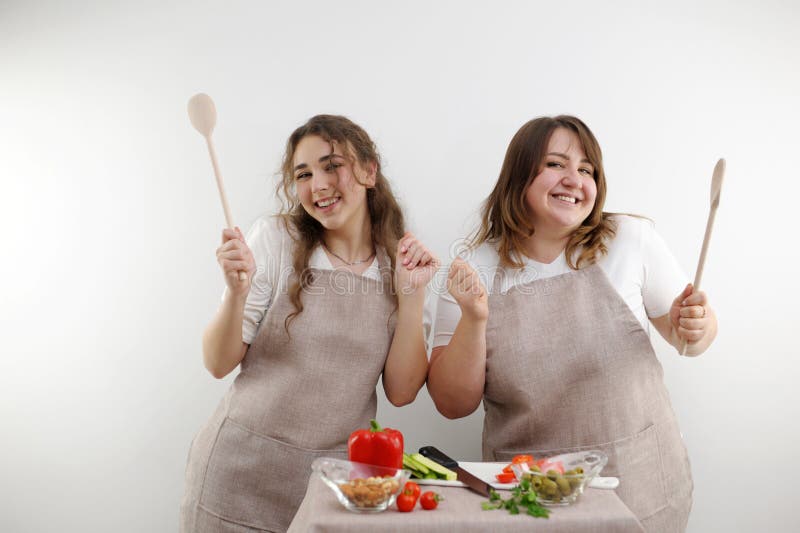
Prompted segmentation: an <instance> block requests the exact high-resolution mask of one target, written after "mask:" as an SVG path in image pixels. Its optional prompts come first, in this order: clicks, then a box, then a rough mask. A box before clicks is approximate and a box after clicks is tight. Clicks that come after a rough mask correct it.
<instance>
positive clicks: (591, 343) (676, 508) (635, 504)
mask: <svg viewBox="0 0 800 533" xmlns="http://www.w3.org/2000/svg"><path fill="white" fill-rule="evenodd" d="M502 270H503V269H498V273H497V275H496V276H495V282H494V288H493V290H492V294H490V296H489V322H488V324H487V331H486V388H485V390H484V409H485V411H486V416H485V419H484V427H483V459H484V460H485V461H507V460H509V459H510V458H511V457H513V456H514V455H515V454H518V453H531V454H533V455H534V456H535V457H546V456H550V455H555V454H559V453H565V452H570V451H579V450H588V449H600V450H602V451H604V452H605V453H607V454H608V457H609V462H608V465H607V466H606V467H605V469H604V470H603V475H607V476H617V477H619V479H620V485H619V488H618V489H617V494H618V495H619V497H620V498H621V499H622V501H623V502H624V503H625V504H626V505H627V506H628V507H629V508H630V509H631V511H633V513H634V514H635V515H636V517H637V518H638V519H639V520H640V521H641V522H642V525H643V526H644V527H645V529H646V530H647V531H658V532H659V533H661V532H670V531H683V530H685V529H686V522H687V520H688V516H689V510H690V508H691V503H692V497H691V495H692V488H693V483H692V477H691V472H690V469H689V460H688V457H687V454H686V449H685V447H684V445H683V440H682V439H681V435H680V432H679V430H678V425H677V422H676V419H675V415H674V413H673V411H672V407H671V404H670V400H669V395H668V393H667V389H666V387H665V386H664V381H663V370H662V368H661V364H660V363H659V362H658V359H657V358H656V355H655V353H654V352H653V348H652V345H651V344H650V339H649V337H648V335H647V333H646V332H645V331H644V330H643V329H642V326H641V324H640V323H639V321H638V320H637V319H636V317H635V316H634V315H633V313H632V312H631V310H630V308H629V307H628V306H627V304H626V303H625V301H624V300H623V299H622V298H621V297H620V296H619V294H617V291H616V290H615V289H614V288H613V287H612V286H611V284H610V283H609V281H608V279H607V278H606V275H605V273H604V272H603V270H602V269H601V268H600V267H599V266H597V265H593V266H590V267H588V268H585V269H582V270H577V271H573V272H569V273H566V274H562V275H560V276H555V277H551V278H546V279H541V280H535V281H533V282H530V283H526V284H522V285H518V286H516V287H513V288H512V289H510V290H509V291H508V292H507V293H506V294H501V293H500V292H499V291H500V279H499V276H500V275H501V272H502Z"/></svg>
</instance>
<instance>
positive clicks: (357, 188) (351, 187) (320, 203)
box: [292, 135, 375, 231]
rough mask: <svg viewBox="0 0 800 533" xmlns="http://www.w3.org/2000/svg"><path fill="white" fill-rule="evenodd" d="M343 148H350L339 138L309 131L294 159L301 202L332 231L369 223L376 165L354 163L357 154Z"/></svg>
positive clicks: (293, 163) (349, 228) (298, 146)
mask: <svg viewBox="0 0 800 533" xmlns="http://www.w3.org/2000/svg"><path fill="white" fill-rule="evenodd" d="M331 148H333V151H331ZM343 148H344V149H345V150H347V149H348V147H343V146H342V145H341V143H338V142H336V141H332V142H328V141H326V140H325V139H323V138H322V137H320V136H318V135H307V136H305V137H303V138H302V139H301V140H300V142H299V143H298V144H297V148H296V149H295V152H294V157H293V160H292V168H293V172H294V178H295V185H296V188H297V196H298V199H299V200H300V203H301V204H302V206H303V208H304V209H305V210H306V212H307V213H308V214H309V215H311V216H312V217H314V218H315V219H316V220H317V221H318V222H319V223H320V224H322V226H323V227H324V228H325V229H326V230H329V231H340V230H343V231H348V230H353V229H355V228H358V227H359V226H358V225H359V224H369V212H368V208H367V186H371V185H373V184H374V183H375V165H369V164H368V165H366V166H367V167H368V168H367V169H364V168H362V166H361V165H359V164H358V163H357V162H356V163H354V164H351V163H350V159H354V158H353V157H352V156H350V157H346V154H345V152H344V151H343ZM347 155H349V154H347ZM356 176H358V179H356ZM359 181H360V182H362V183H364V184H365V185H366V186H365V185H362V183H359Z"/></svg>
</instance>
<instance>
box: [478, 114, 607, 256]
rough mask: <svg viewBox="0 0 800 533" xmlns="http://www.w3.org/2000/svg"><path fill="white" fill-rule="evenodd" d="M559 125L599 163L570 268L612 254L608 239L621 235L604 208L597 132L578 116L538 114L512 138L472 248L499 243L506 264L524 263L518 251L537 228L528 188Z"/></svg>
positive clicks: (572, 242) (570, 251)
mask: <svg viewBox="0 0 800 533" xmlns="http://www.w3.org/2000/svg"><path fill="white" fill-rule="evenodd" d="M558 128H565V129H567V130H569V131H572V132H574V133H575V134H576V135H577V136H578V139H580V142H581V145H582V147H583V151H584V152H585V153H586V157H587V159H589V162H590V163H591V164H592V166H593V167H594V180H595V183H596V185H597V197H596V199H595V202H594V208H593V209H592V212H591V213H589V216H588V217H586V219H585V220H584V221H583V223H582V224H581V226H580V227H579V228H578V229H576V230H575V232H574V233H573V234H572V235H571V236H570V238H569V241H568V242H567V247H566V259H567V263H568V264H569V266H570V268H572V269H574V270H578V269H579V268H581V267H582V266H584V265H590V264H592V263H594V262H595V261H597V258H598V255H601V254H606V253H608V248H607V247H606V242H607V241H608V240H610V239H611V238H613V237H614V235H615V233H616V223H615V222H614V221H613V220H612V219H611V217H612V215H613V214H614V213H606V212H604V211H603V204H604V203H605V199H606V177H605V172H604V171H603V154H602V151H601V150H600V144H599V143H598V142H597V139H596V138H595V136H594V134H592V132H591V130H590V129H589V127H588V126H586V124H584V123H583V121H581V120H580V119H578V118H576V117H573V116H569V115H559V116H556V117H540V118H536V119H533V120H531V121H529V122H527V123H526V124H524V125H523V126H522V127H521V128H520V129H519V131H517V133H516V134H515V135H514V138H513V139H511V143H510V144H509V145H508V150H506V156H505V159H504V160H503V166H502V168H501V170H500V176H499V177H498V179H497V183H496V184H495V186H494V189H493V190H492V192H491V194H490V195H489V197H488V198H487V199H486V201H485V202H484V203H483V207H482V209H481V225H480V228H479V229H478V230H477V231H476V232H475V234H474V236H473V237H472V239H471V246H473V247H477V246H478V245H480V244H482V243H484V242H486V241H492V242H495V243H497V247H498V254H499V255H500V264H501V265H503V266H511V267H515V268H521V267H522V266H523V264H522V261H521V260H520V258H519V255H520V253H521V251H522V250H523V245H524V242H525V240H526V239H528V238H529V237H530V236H531V235H533V232H534V228H533V225H532V224H531V221H530V216H529V213H528V208H527V205H526V203H525V191H527V190H528V186H529V185H530V184H531V182H532V181H533V179H534V178H535V177H536V176H537V175H538V174H539V172H541V170H542V165H543V164H544V158H545V154H546V152H547V143H548V142H549V141H550V136H551V135H552V134H553V132H554V131H555V130H556V129H558ZM579 248H580V249H581V253H580V256H579V257H578V259H577V261H573V255H574V252H575V251H576V250H578V249H579Z"/></svg>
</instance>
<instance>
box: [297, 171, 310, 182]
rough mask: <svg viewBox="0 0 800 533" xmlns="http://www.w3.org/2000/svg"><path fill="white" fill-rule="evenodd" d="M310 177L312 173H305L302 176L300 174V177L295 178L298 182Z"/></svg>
mask: <svg viewBox="0 0 800 533" xmlns="http://www.w3.org/2000/svg"><path fill="white" fill-rule="evenodd" d="M310 177H311V173H310V172H303V173H302V174H298V175H297V176H296V177H295V179H297V180H304V179H306V178H310Z"/></svg>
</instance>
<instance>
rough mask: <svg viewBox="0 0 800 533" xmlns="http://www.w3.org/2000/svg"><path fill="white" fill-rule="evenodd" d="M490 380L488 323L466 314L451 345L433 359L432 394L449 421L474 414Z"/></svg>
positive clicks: (429, 372)
mask: <svg viewBox="0 0 800 533" xmlns="http://www.w3.org/2000/svg"><path fill="white" fill-rule="evenodd" d="M485 381H486V320H485V319H473V318H469V317H466V316H464V315H462V317H461V320H459V322H458V325H457V326H456V330H455V332H454V333H453V337H452V338H451V339H450V343H449V344H448V345H447V346H446V347H444V348H443V349H441V351H440V352H438V353H437V354H436V357H432V358H431V365H430V369H429V370H428V391H429V392H430V395H431V398H433V401H434V403H435V404H436V409H438V411H439V412H440V413H442V414H443V415H444V416H446V417H447V418H461V417H463V416H467V415H468V414H470V413H472V412H473V411H474V410H475V409H476V408H477V407H478V405H479V404H480V401H481V398H483V388H484V384H485Z"/></svg>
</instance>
